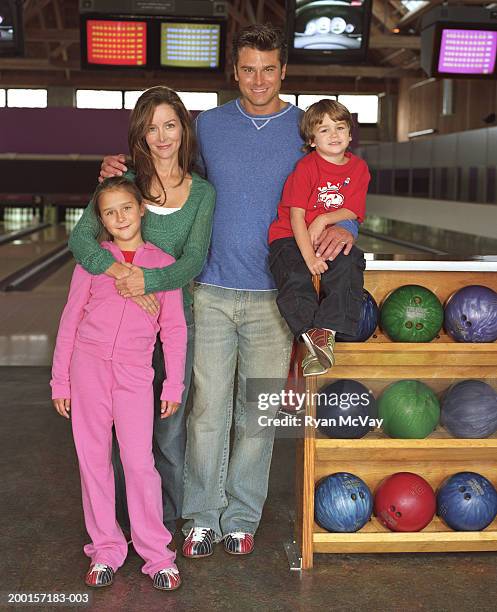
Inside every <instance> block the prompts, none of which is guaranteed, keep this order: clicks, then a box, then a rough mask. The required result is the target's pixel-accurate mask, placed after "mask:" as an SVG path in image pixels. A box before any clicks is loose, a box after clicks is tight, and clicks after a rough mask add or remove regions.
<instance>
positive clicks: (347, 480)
mask: <svg viewBox="0 0 497 612" xmlns="http://www.w3.org/2000/svg"><path fill="white" fill-rule="evenodd" d="M372 511H373V496H372V495H371V491H370V490H369V489H368V487H367V485H366V484H365V483H364V482H363V481H362V480H361V479H360V478H359V477H358V476H355V475H354V474H349V473H348V472H337V473H336V474H331V475H330V476H326V478H323V480H321V481H320V482H319V483H318V484H317V486H316V492H315V497H314V516H315V519H316V522H317V523H318V524H319V525H321V527H323V529H326V530H327V531H334V532H339V533H352V532H354V531H358V530H359V529H360V528H361V527H363V526H364V525H365V524H366V523H367V522H368V521H369V519H370V518H371V513H372Z"/></svg>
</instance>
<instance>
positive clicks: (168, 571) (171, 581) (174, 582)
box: [153, 567, 181, 591]
mask: <svg viewBox="0 0 497 612" xmlns="http://www.w3.org/2000/svg"><path fill="white" fill-rule="evenodd" d="M153 581H154V588H155V589H159V591H175V590H176V589H179V587H180V586H181V576H180V575H179V572H178V570H177V569H176V568H175V567H166V568H165V569H161V570H159V571H158V572H157V573H156V574H155V575H154V577H153Z"/></svg>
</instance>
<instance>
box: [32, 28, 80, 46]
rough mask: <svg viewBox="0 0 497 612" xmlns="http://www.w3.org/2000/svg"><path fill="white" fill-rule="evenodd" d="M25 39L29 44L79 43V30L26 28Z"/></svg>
mask: <svg viewBox="0 0 497 612" xmlns="http://www.w3.org/2000/svg"><path fill="white" fill-rule="evenodd" d="M24 38H25V40H26V41H27V42H63V41H65V42H71V43H79V30H78V29H77V28H62V29H60V30H58V29H57V28H46V29H45V30H42V29H41V28H26V30H25V31H24Z"/></svg>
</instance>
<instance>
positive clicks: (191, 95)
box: [178, 91, 217, 111]
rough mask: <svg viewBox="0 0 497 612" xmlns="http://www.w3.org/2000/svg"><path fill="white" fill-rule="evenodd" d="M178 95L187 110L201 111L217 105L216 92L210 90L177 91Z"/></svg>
mask: <svg viewBox="0 0 497 612" xmlns="http://www.w3.org/2000/svg"><path fill="white" fill-rule="evenodd" d="M178 96H179V97H180V98H181V101H182V102H183V104H184V105H185V106H186V108H187V109H188V110H192V111H203V110H209V108H216V106H217V93H214V92H212V91H178Z"/></svg>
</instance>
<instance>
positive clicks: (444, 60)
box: [438, 29, 497, 75]
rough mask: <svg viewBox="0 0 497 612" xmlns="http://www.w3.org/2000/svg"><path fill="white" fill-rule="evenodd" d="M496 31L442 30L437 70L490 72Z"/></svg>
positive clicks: (493, 57) (464, 72) (493, 64)
mask: <svg viewBox="0 0 497 612" xmlns="http://www.w3.org/2000/svg"><path fill="white" fill-rule="evenodd" d="M496 52H497V32H495V31H492V30H452V29H450V30H449V29H445V30H442V40H441V44H440V55H439V58H438V71H439V72H446V73H451V74H482V75H484V74H491V73H493V71H494V68H495V55H496Z"/></svg>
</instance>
